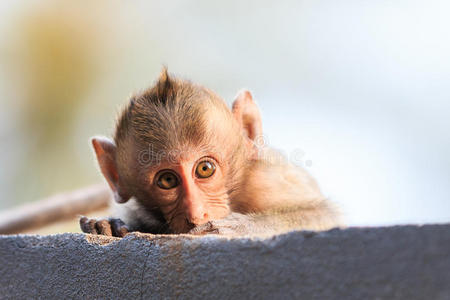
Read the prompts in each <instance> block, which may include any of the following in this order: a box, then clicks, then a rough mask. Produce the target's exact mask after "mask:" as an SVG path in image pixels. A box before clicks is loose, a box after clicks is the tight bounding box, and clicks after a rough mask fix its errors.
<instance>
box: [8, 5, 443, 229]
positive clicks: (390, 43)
mask: <svg viewBox="0 0 450 300" xmlns="http://www.w3.org/2000/svg"><path fill="white" fill-rule="evenodd" d="M449 11H450V4H449V3H448V2H447V1H412V0H408V1H401V0H397V1H387V0H384V1H383V0H381V1H360V0H354V1H349V0H344V1H338V2H336V1H331V0H328V1H322V0H317V1H276V2H275V1H261V0H260V1H226V2H224V1H207V0H205V1H166V2H162V1H111V0H108V1H18V0H2V1H1V2H0V104H1V109H0V210H2V209H3V210H4V209H7V208H11V207H13V206H16V205H19V204H23V203H26V202H32V201H35V200H38V199H41V198H44V197H47V196H50V195H53V194H55V193H59V192H63V191H70V190H73V189H77V188H81V187H84V186H86V185H90V184H93V183H97V182H101V181H102V177H101V176H100V174H99V172H98V169H97V166H96V163H95V161H94V156H93V153H92V151H91V148H90V143H89V138H90V137H91V136H93V135H98V134H101V135H107V136H110V135H111V133H112V129H113V124H114V119H115V116H116V114H117V111H118V109H119V108H120V105H122V104H123V103H125V102H126V101H127V98H128V96H129V95H130V94H131V93H132V92H135V91H139V90H141V89H144V88H146V87H148V86H149V85H150V84H151V83H152V82H153V81H154V80H155V79H156V77H157V75H158V73H159V71H160V69H161V67H162V65H163V64H166V65H167V66H168V67H169V71H170V72H171V73H174V74H176V75H179V76H181V77H184V78H189V79H191V80H192V81H195V82H198V83H200V84H203V85H205V86H207V87H209V88H211V89H213V90H215V91H216V92H217V93H218V94H220V95H221V96H222V97H223V98H224V99H226V101H227V102H228V103H231V102H232V100H233V97H234V96H235V94H236V92H237V91H238V90H239V89H241V88H249V89H250V90H252V91H253V93H254V96H255V98H256V100H257V102H258V104H259V106H260V108H261V110H262V115H263V124H264V130H265V133H266V138H267V141H268V143H269V145H271V146H272V147H275V148H277V149H280V150H281V151H282V152H284V153H285V154H286V155H287V156H288V157H289V159H291V161H294V162H295V163H297V164H300V165H303V166H305V168H306V169H307V170H308V171H309V172H311V173H312V174H313V175H314V176H315V177H316V178H317V179H318V181H319V183H320V185H321V187H322V189H323V191H324V193H325V194H326V196H327V197H329V198H330V199H331V200H333V201H335V202H337V203H338V204H339V205H340V207H341V209H342V211H343V212H344V214H345V220H346V223H347V224H348V225H387V224H404V223H424V222H448V221H450V156H449V154H450V133H449V131H450V59H449V53H450V18H449V17H448V12H449Z"/></svg>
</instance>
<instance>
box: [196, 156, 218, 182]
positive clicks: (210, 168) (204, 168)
mask: <svg viewBox="0 0 450 300" xmlns="http://www.w3.org/2000/svg"><path fill="white" fill-rule="evenodd" d="M215 171H216V166H215V165H214V164H213V163H212V162H210V161H208V160H204V161H201V162H200V163H199V164H198V165H197V168H196V169H195V174H196V175H197V177H199V178H208V177H211V176H212V175H213V174H214V172H215Z"/></svg>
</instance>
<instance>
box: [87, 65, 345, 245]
mask: <svg viewBox="0 0 450 300" xmlns="http://www.w3.org/2000/svg"><path fill="white" fill-rule="evenodd" d="M261 137H262V124H261V116H260V113H259V109H258V107H257V105H256V103H255V102H254V100H253V98H252V95H251V93H250V92H249V91H247V90H243V91H241V92H240V93H238V95H237V97H236V99H235V101H234V103H233V105H232V109H229V108H228V106H227V105H226V103H225V102H224V101H223V100H222V99H221V98H220V97H219V96H218V95H216V94H215V93H214V92H212V91H211V90H209V89H207V88H205V87H202V86H200V85H196V84H193V83H191V82H190V81H187V80H182V79H179V78H176V77H174V76H172V75H169V74H168V72H167V69H166V68H164V69H163V70H162V72H161V75H160V77H159V79H158V80H157V82H156V83H155V85H154V86H153V87H151V88H149V89H147V90H145V91H143V92H142V93H139V94H136V95H134V96H132V97H131V99H130V101H129V102H128V104H127V105H126V107H125V108H124V109H123V110H122V112H121V113H120V116H119V118H118V121H117V124H116V128H115V134H114V139H113V140H109V139H107V138H102V137H94V138H93V139H92V145H93V147H94V150H95V154H96V156H97V160H98V163H99V166H100V170H101V172H102V174H103V175H104V177H105V179H106V181H107V183H108V184H109V186H110V188H111V191H112V194H113V198H114V200H115V202H116V203H117V215H116V216H115V217H114V218H106V219H98V220H97V219H88V218H86V217H82V218H81V219H80V225H81V229H82V230H83V231H84V232H86V233H91V234H103V235H110V236H119V237H122V236H124V235H126V234H127V233H128V232H131V231H141V232H147V233H155V234H158V233H165V234H168V233H174V234H179V233H189V234H198V235H201V234H209V233H215V234H222V235H249V234H274V233H278V232H283V231H287V230H295V229H300V230H325V229H329V228H332V227H335V226H337V225H339V220H338V213H337V211H336V208H335V207H334V205H333V204H332V203H330V202H329V201H328V200H327V199H326V198H325V197H324V196H323V195H322V194H321V192H320V190H319V188H318V186H317V183H316V182H315V180H314V179H313V178H312V177H311V176H310V175H309V174H308V173H307V172H306V171H304V170H303V169H301V168H299V167H297V166H294V165H292V164H290V163H289V162H288V161H287V160H285V159H284V158H283V157H282V156H281V155H280V154H278V153H277V152H275V151H274V150H271V149H270V148H268V147H266V146H265V145H262V144H261V143H260V142H259V141H260V139H261Z"/></svg>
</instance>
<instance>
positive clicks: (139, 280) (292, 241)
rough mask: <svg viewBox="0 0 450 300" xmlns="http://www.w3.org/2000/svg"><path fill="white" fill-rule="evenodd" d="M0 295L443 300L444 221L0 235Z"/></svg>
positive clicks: (446, 270) (447, 275) (448, 289)
mask: <svg viewBox="0 0 450 300" xmlns="http://www.w3.org/2000/svg"><path fill="white" fill-rule="evenodd" d="M0 264H1V269H0V298H2V299H5V298H15V299H29V298H44V299H49V298H52V299H53V298H58V299H71V298H89V299H116V298H126V299H147V298H186V299H201V298H220V299H236V298H238V299H241V298H254V299H286V298H287V299H290V298H297V299H299V298H301V299H450V224H448V225H426V226H395V227H385V228H349V229H345V230H337V229H335V230H331V231H327V232H321V233H312V232H291V233H287V234H283V235H278V236H274V237H271V238H234V239H227V238H223V237H218V236H206V237H191V236H155V235H144V234H131V235H129V236H127V237H126V238H124V239H115V238H103V237H96V236H89V235H84V234H60V235H53V236H24V235H18V236H1V237H0Z"/></svg>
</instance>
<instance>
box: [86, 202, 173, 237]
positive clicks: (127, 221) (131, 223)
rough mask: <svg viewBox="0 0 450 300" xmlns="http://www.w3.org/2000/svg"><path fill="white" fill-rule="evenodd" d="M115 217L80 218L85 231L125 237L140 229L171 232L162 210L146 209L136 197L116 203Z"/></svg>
mask: <svg viewBox="0 0 450 300" xmlns="http://www.w3.org/2000/svg"><path fill="white" fill-rule="evenodd" d="M114 210H115V211H116V212H115V213H114V217H109V218H98V219H95V218H86V217H81V218H80V228H81V230H82V231H83V232H84V233H90V234H100V235H107V236H116V237H124V236H125V235H126V234H127V233H128V232H133V231H140V232H145V233H153V234H167V233H171V232H170V229H169V227H168V225H167V223H166V222H165V220H164V218H163V216H162V215H161V213H160V212H158V211H156V210H149V209H146V208H145V207H144V206H143V205H141V204H139V202H137V201H136V200H135V199H130V201H128V202H127V203H125V204H114Z"/></svg>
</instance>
